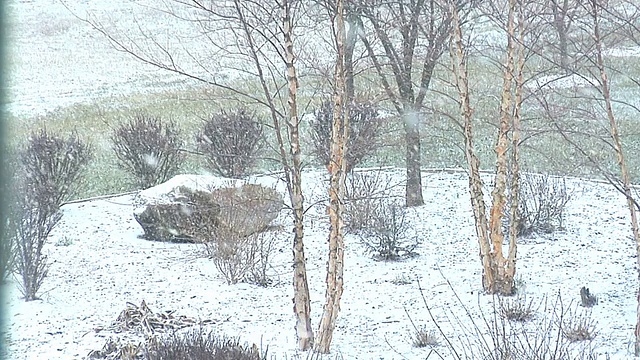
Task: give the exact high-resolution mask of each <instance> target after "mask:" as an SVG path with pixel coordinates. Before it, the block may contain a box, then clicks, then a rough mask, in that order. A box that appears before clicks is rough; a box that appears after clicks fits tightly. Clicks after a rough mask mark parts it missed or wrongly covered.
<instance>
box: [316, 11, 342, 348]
mask: <svg viewBox="0 0 640 360" xmlns="http://www.w3.org/2000/svg"><path fill="white" fill-rule="evenodd" d="M335 26H336V50H337V59H336V71H335V89H334V94H333V99H334V107H333V131H332V137H331V163H330V164H329V172H330V173H331V181H330V185H329V221H330V233H329V261H328V264H327V291H326V303H325V305H324V311H323V314H322V319H321V320H320V326H319V329H318V338H317V342H316V346H315V349H316V351H318V352H320V353H323V354H327V353H329V349H330V347H331V340H332V338H333V331H334V329H335V326H336V320H337V318H338V312H339V311H340V298H341V297H342V290H343V282H344V280H343V272H344V241H343V232H342V226H343V218H342V216H343V215H342V214H343V210H344V206H343V200H344V199H343V197H344V182H345V175H346V168H347V164H346V161H345V154H346V152H347V147H346V139H348V135H349V134H348V129H349V124H348V122H349V120H348V119H349V114H348V110H347V109H348V107H346V106H345V98H346V89H345V88H346V85H345V66H344V65H345V42H346V39H345V36H346V35H345V25H344V3H343V0H337V1H336V17H335Z"/></svg>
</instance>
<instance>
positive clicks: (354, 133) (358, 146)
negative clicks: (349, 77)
mask: <svg viewBox="0 0 640 360" xmlns="http://www.w3.org/2000/svg"><path fill="white" fill-rule="evenodd" d="M314 115H315V116H314V119H313V120H312V121H311V138H312V139H313V154H314V156H315V157H316V159H317V160H318V161H320V162H321V163H322V164H324V165H328V164H329V161H330V159H331V157H330V147H331V133H332V129H333V102H332V101H330V100H327V101H324V102H323V103H322V105H321V106H320V108H319V109H318V110H316V111H315V113H314ZM382 125H383V123H382V122H381V121H380V120H379V118H378V110H377V108H376V106H375V105H374V104H372V103H370V102H360V103H352V104H350V106H349V139H348V143H347V146H348V148H349V151H348V152H347V154H346V161H347V171H348V172H350V171H351V169H353V168H354V167H356V166H357V165H358V164H360V163H361V162H362V160H364V159H365V158H366V157H367V156H370V155H372V154H374V153H375V151H376V149H377V148H378V146H377V144H378V143H379V142H380V136H381V134H382V129H383V128H382Z"/></svg>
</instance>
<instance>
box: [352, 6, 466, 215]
mask: <svg viewBox="0 0 640 360" xmlns="http://www.w3.org/2000/svg"><path fill="white" fill-rule="evenodd" d="M459 3H460V4H458V5H460V6H461V7H462V5H461V4H462V2H459ZM355 4H356V5H354V6H353V10H352V13H350V15H349V18H350V19H351V21H355V22H356V24H355V26H358V27H360V28H363V27H364V24H363V21H362V19H366V21H367V23H368V24H369V25H370V27H371V28H372V29H373V33H374V35H375V41H378V42H379V43H380V47H382V52H381V53H380V52H379V51H378V46H376V43H374V42H373V41H371V40H370V39H368V38H367V36H366V35H365V33H364V31H361V33H360V34H361V35H360V36H361V40H362V42H363V44H364V46H365V48H366V51H367V54H368V55H369V57H370V59H371V62H372V63H373V65H374V67H375V70H376V74H377V75H378V77H379V79H380V82H381V83H382V86H383V88H384V91H385V92H386V94H387V96H388V98H389V99H390V101H391V103H392V104H393V106H394V108H395V109H396V111H397V112H398V114H400V117H401V118H402V123H403V127H404V141H405V146H406V147H405V160H406V167H407V184H406V192H405V198H406V204H407V206H419V205H422V204H424V200H423V197H422V178H421V171H420V166H421V139H420V126H421V120H420V110H421V108H422V104H423V102H424V99H425V97H426V95H427V91H428V89H429V86H430V84H431V78H432V76H433V70H434V68H435V66H436V64H437V61H438V59H439V58H440V56H441V55H442V53H443V51H444V49H445V46H446V42H447V39H448V37H449V34H450V30H451V18H450V16H449V13H448V11H447V9H446V5H443V4H441V2H440V1H437V0H416V1H406V0H402V1H394V2H387V1H373V2H372V1H356V2H355ZM396 30H397V32H396ZM416 67H417V68H418V71H417V72H416V71H414V68H416ZM389 69H390V70H389ZM389 72H390V73H391V75H390V74H389ZM390 78H391V79H390Z"/></svg>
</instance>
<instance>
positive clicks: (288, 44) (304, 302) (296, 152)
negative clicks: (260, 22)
mask: <svg viewBox="0 0 640 360" xmlns="http://www.w3.org/2000/svg"><path fill="white" fill-rule="evenodd" d="M282 6H283V10H284V14H283V15H284V16H283V23H284V24H283V33H284V48H285V56H286V65H287V82H288V85H289V97H288V100H287V103H288V105H289V116H288V118H287V127H288V129H289V142H290V149H289V152H290V154H291V165H292V169H291V178H290V183H291V186H290V197H291V205H292V207H293V217H294V236H293V291H294V297H293V310H294V312H295V314H296V336H297V338H298V347H299V348H300V350H309V349H310V348H311V346H312V345H313V329H312V328H311V301H310V298H309V285H308V283H307V268H306V260H305V256H304V242H303V237H304V227H303V220H304V198H303V196H302V178H301V172H302V164H301V161H300V134H299V125H300V118H299V117H298V106H297V100H296V96H297V91H298V77H297V75H296V68H295V65H294V59H295V56H294V52H293V40H292V33H293V28H292V23H291V3H290V2H289V1H288V0H283V3H282Z"/></svg>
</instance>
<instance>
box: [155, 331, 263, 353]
mask: <svg viewBox="0 0 640 360" xmlns="http://www.w3.org/2000/svg"><path fill="white" fill-rule="evenodd" d="M143 352H144V359H145V360H164V359H172V360H229V359H234V360H261V359H266V354H265V355H261V354H260V351H259V350H258V348H257V346H256V345H253V346H250V345H248V344H242V343H240V340H239V339H238V338H230V337H226V336H217V335H215V334H214V333H212V332H205V331H204V330H203V329H202V328H200V329H195V330H191V331H186V332H174V333H172V334H170V335H168V336H162V337H159V338H155V339H154V340H153V341H148V342H147V343H146V344H145V347H144V350H143Z"/></svg>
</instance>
